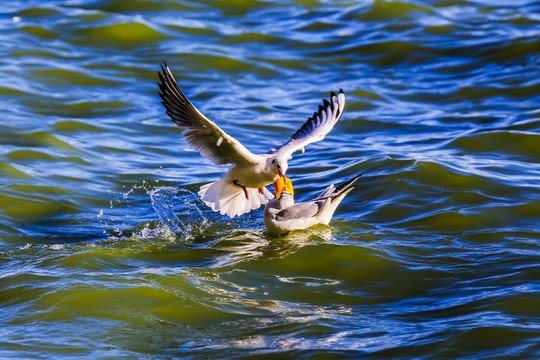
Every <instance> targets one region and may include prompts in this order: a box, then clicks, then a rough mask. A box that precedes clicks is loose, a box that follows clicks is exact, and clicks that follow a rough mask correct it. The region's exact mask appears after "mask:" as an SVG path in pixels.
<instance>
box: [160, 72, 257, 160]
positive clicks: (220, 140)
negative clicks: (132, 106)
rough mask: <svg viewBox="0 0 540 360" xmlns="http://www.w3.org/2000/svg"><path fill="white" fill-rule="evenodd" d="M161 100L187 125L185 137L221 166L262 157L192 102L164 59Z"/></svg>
mask: <svg viewBox="0 0 540 360" xmlns="http://www.w3.org/2000/svg"><path fill="white" fill-rule="evenodd" d="M158 75H159V80H160V81H161V82H158V86H159V89H160V90H161V91H160V92H159V93H158V94H159V96H160V97H161V100H162V101H161V103H162V104H163V106H164V107H165V112H166V113H167V115H169V117H170V118H171V120H172V121H173V122H174V123H175V124H176V125H177V126H179V127H182V128H184V129H185V130H184V131H183V132H182V134H183V135H184V138H185V139H186V141H187V142H188V144H189V145H191V147H193V148H194V149H195V150H196V151H198V152H199V153H200V154H201V155H202V156H204V157H206V158H208V159H209V160H211V161H212V162H213V163H215V164H217V165H221V164H248V163H256V162H259V161H260V160H261V156H260V155H255V154H253V153H252V152H250V151H249V150H248V149H246V148H245V147H244V145H242V144H241V143H240V142H239V141H238V140H236V139H235V138H233V137H232V136H230V135H228V134H227V133H226V132H225V131H223V130H221V129H220V128H219V126H217V125H216V124H215V123H214V122H213V121H211V120H210V119H208V118H207V117H206V116H204V115H203V114H202V113H201V112H200V111H199V110H197V108H196V107H195V106H194V105H193V104H192V103H191V102H190V101H189V99H188V98H187V97H186V95H184V93H183V92H182V90H181V89H180V87H179V86H178V84H177V82H176V80H175V78H174V76H173V74H172V73H171V70H170V69H169V67H168V66H167V64H166V63H165V62H164V63H163V65H161V72H160V71H158Z"/></svg>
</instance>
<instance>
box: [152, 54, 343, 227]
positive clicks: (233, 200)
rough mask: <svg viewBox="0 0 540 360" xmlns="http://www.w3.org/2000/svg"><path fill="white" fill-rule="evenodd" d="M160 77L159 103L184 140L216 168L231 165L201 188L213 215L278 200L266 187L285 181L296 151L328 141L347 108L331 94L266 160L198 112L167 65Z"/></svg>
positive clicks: (234, 212) (236, 212)
mask: <svg viewBox="0 0 540 360" xmlns="http://www.w3.org/2000/svg"><path fill="white" fill-rule="evenodd" d="M158 74H159V79H160V82H158V86H159V88H160V90H161V91H160V92H159V95H160V97H161V99H162V101H161V103H162V104H163V106H164V107H165V110H166V113H167V115H169V117H170V118H171V120H172V121H173V122H174V123H175V124H176V125H178V126H179V127H182V128H184V131H183V132H182V134H183V135H184V138H185V139H186V141H187V142H188V144H189V145H190V146H191V147H193V148H194V149H195V150H196V151H198V152H199V153H200V154H201V155H202V156H204V157H206V158H208V159H209V160H210V161H212V162H213V163H215V164H217V165H222V164H231V167H230V169H229V171H228V173H227V174H226V175H225V176H224V177H223V178H222V179H221V180H218V181H216V182H214V183H210V184H206V185H203V186H202V187H201V190H200V191H199V195H200V196H201V199H202V200H203V201H204V202H205V203H206V204H207V205H208V206H209V207H210V208H212V210H214V211H219V212H220V213H221V214H223V215H228V216H230V217H234V216H236V215H241V214H244V213H246V212H249V211H251V210H254V209H257V208H258V207H260V206H261V205H264V204H266V203H267V202H268V200H270V199H272V198H273V197H274V196H273V195H272V193H270V191H268V190H267V189H266V188H265V186H266V185H268V184H271V183H272V182H274V181H275V180H276V179H277V178H278V177H279V176H284V174H285V173H286V171H287V168H288V164H287V161H288V160H289V159H291V158H292V156H291V155H292V154H293V153H294V152H295V151H297V150H301V149H302V150H303V149H304V147H305V146H306V145H308V144H310V143H313V142H315V141H320V140H322V139H324V137H325V135H326V134H328V132H329V131H330V130H332V128H333V127H334V125H335V124H336V123H337V121H338V120H339V118H340V117H341V114H342V113H343V107H344V106H345V94H343V91H342V90H340V91H339V93H338V94H337V95H336V94H334V93H331V95H330V101H328V100H324V101H323V104H322V105H320V106H319V109H318V111H316V112H315V113H314V114H313V116H312V117H310V118H309V119H308V120H307V121H306V122H305V123H304V124H303V125H302V127H301V128H300V129H299V130H298V131H297V132H296V133H294V134H293V135H292V136H291V137H290V138H289V140H288V141H286V142H285V143H284V144H283V145H281V146H279V147H278V148H276V149H272V150H270V151H269V152H268V153H266V154H259V155H257V154H253V153H252V152H250V151H249V150H248V149H246V147H245V146H244V145H242V144H241V143H240V142H239V141H238V140H236V139H235V138H233V137H232V136H230V135H228V134H227V133H226V132H224V131H223V130H222V129H220V128H219V126H217V125H216V124H215V123H214V122H213V121H211V120H209V119H208V118H207V117H206V116H204V115H203V114H202V113H201V112H200V111H199V110H197V108H196V107H195V106H194V105H193V104H192V103H191V102H190V101H189V99H188V98H187V97H186V96H185V95H184V93H183V92H182V90H181V89H180V87H179V86H178V84H177V82H176V80H175V79H174V76H173V75H172V73H171V70H170V69H169V67H168V66H167V64H165V63H164V64H163V65H162V66H161V72H158ZM258 189H259V190H258Z"/></svg>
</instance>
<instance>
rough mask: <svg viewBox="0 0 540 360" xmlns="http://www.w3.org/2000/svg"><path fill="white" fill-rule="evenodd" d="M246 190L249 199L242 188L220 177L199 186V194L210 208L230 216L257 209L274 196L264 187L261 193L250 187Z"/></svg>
mask: <svg viewBox="0 0 540 360" xmlns="http://www.w3.org/2000/svg"><path fill="white" fill-rule="evenodd" d="M247 191H248V194H249V200H248V199H246V195H245V194H244V190H242V188H240V187H238V186H236V185H234V184H233V183H231V182H230V181H228V179H221V180H218V181H216V182H213V183H210V184H205V185H203V186H201V190H200V191H199V196H200V197H201V200H202V201H203V202H204V203H205V204H206V205H208V206H209V207H210V208H211V209H212V210H214V211H219V212H220V214H221V215H227V216H229V217H231V218H234V217H235V216H237V215H242V214H245V213H247V212H250V211H251V210H255V209H258V208H259V207H260V206H261V205H264V204H266V203H267V202H268V200H270V199H272V198H273V197H274V195H272V193H271V192H270V191H268V189H266V188H264V193H263V194H260V193H259V191H258V190H257V189H252V188H247Z"/></svg>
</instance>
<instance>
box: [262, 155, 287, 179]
mask: <svg viewBox="0 0 540 360" xmlns="http://www.w3.org/2000/svg"><path fill="white" fill-rule="evenodd" d="M267 166H268V167H269V168H270V169H271V171H272V172H273V173H274V174H275V175H276V177H285V173H286V172H287V168H288V166H289V165H288V164H287V160H286V159H283V158H280V157H277V156H276V157H270V158H268V164H267Z"/></svg>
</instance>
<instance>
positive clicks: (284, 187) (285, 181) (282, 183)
mask: <svg viewBox="0 0 540 360" xmlns="http://www.w3.org/2000/svg"><path fill="white" fill-rule="evenodd" d="M274 191H275V193H276V199H279V197H280V196H281V193H282V192H283V191H287V192H289V193H290V194H291V195H293V196H294V189H293V186H292V182H291V179H289V178H287V177H285V176H284V175H283V174H282V175H281V176H280V177H278V178H277V180H276V181H275V182H274Z"/></svg>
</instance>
